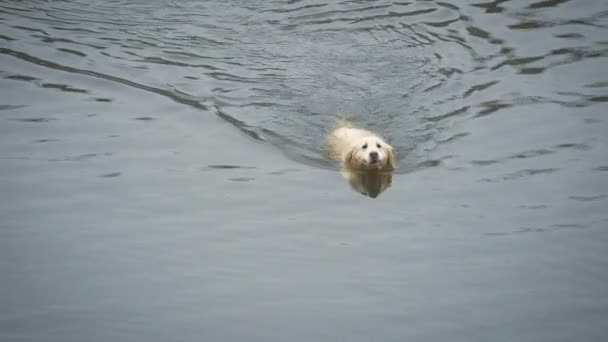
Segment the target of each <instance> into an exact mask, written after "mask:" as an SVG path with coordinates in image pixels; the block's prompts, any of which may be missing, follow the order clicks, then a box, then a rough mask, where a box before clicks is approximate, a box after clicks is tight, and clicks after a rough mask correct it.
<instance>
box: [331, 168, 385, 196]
mask: <svg viewBox="0 0 608 342" xmlns="http://www.w3.org/2000/svg"><path fill="white" fill-rule="evenodd" d="M341 173H342V176H343V177H344V178H345V179H346V180H347V181H348V183H349V184H350V186H351V187H352V188H353V190H355V191H357V192H359V193H361V194H363V195H365V196H369V197H371V198H376V197H378V195H380V194H381V193H383V192H384V191H385V190H386V189H388V188H389V187H390V186H391V184H392V182H393V173H392V172H379V171H358V170H350V169H346V168H345V169H342V171H341Z"/></svg>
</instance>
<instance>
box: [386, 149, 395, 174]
mask: <svg viewBox="0 0 608 342" xmlns="http://www.w3.org/2000/svg"><path fill="white" fill-rule="evenodd" d="M386 150H387V152H386V153H387V155H388V167H389V169H390V171H392V170H394V169H395V168H396V167H397V166H396V165H395V155H394V153H393V148H392V147H391V146H387V148H386Z"/></svg>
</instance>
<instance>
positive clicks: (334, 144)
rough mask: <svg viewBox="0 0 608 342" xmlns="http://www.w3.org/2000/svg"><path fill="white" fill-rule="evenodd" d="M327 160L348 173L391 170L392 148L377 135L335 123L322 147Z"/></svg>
mask: <svg viewBox="0 0 608 342" xmlns="http://www.w3.org/2000/svg"><path fill="white" fill-rule="evenodd" d="M325 148H326V151H327V153H328V155H329V157H330V158H332V159H335V160H338V161H341V162H342V166H343V167H344V168H346V169H347V170H350V171H382V172H390V171H393V170H394V169H395V156H394V153H393V147H392V146H390V145H389V144H388V143H387V142H386V141H385V140H384V139H382V138H381V137H380V136H378V135H377V134H375V133H373V132H371V131H368V130H366V129H362V128H357V127H355V126H354V125H353V124H351V123H350V122H348V121H347V120H343V119H342V120H338V122H337V124H336V126H335V127H334V129H333V131H332V132H331V133H330V134H329V135H328V137H327V141H326V144H325Z"/></svg>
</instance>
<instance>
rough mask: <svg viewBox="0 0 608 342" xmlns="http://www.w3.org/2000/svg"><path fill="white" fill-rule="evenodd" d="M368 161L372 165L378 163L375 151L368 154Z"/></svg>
mask: <svg viewBox="0 0 608 342" xmlns="http://www.w3.org/2000/svg"><path fill="white" fill-rule="evenodd" d="M369 159H370V161H371V162H372V163H374V162H377V161H378V152H376V151H374V152H370V153H369Z"/></svg>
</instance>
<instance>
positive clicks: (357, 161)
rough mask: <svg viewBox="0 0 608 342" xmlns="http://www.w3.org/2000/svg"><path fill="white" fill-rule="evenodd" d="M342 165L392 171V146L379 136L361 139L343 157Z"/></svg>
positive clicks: (360, 168) (359, 168) (393, 158)
mask: <svg viewBox="0 0 608 342" xmlns="http://www.w3.org/2000/svg"><path fill="white" fill-rule="evenodd" d="M344 165H345V166H346V167H349V168H353V169H358V170H378V171H392V170H394V169H395V157H394V155H393V148H392V147H391V146H390V145H389V144H387V143H386V142H385V141H383V140H382V139H379V138H372V137H370V138H366V139H361V141H359V142H358V144H356V145H354V147H353V149H352V150H351V151H350V152H348V154H347V155H346V157H345V158H344Z"/></svg>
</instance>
